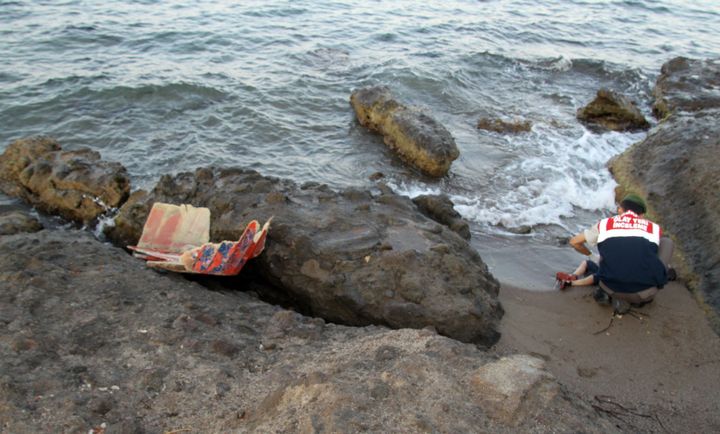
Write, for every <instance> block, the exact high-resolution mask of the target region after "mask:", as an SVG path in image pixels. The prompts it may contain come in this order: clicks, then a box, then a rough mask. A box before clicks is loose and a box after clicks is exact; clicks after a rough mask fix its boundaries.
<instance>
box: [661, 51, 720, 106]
mask: <svg viewBox="0 0 720 434" xmlns="http://www.w3.org/2000/svg"><path fill="white" fill-rule="evenodd" d="M660 72H661V73H660V76H659V77H658V79H657V82H656V84H655V89H654V90H653V94H654V95H655V104H654V105H653V113H654V114H655V116H656V117H658V118H659V119H663V118H665V117H667V116H669V115H670V114H671V113H673V112H676V111H687V112H696V111H699V110H704V109H709V108H720V59H708V60H698V59H688V58H685V57H676V58H674V59H672V60H670V61H669V62H666V63H665V64H664V65H663V66H662V69H661V70H660Z"/></svg>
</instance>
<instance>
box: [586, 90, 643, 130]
mask: <svg viewBox="0 0 720 434" xmlns="http://www.w3.org/2000/svg"><path fill="white" fill-rule="evenodd" d="M577 118H578V119H580V120H581V121H583V122H585V123H587V124H589V125H590V126H593V127H597V126H600V127H602V128H607V129H609V130H613V131H633V130H646V129H648V128H650V123H648V121H647V119H645V117H644V116H643V115H642V113H640V110H639V109H638V108H637V107H636V106H635V104H634V103H633V102H632V101H630V100H629V99H628V98H627V97H625V96H623V95H620V94H618V93H617V92H613V91H611V90H608V89H600V90H598V92H597V96H596V97H595V99H594V100H593V101H592V102H590V104H588V105H587V106H585V107H583V108H581V109H579V110H578V112H577Z"/></svg>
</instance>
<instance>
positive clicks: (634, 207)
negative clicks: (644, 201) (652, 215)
mask: <svg viewBox="0 0 720 434" xmlns="http://www.w3.org/2000/svg"><path fill="white" fill-rule="evenodd" d="M620 206H621V207H622V208H623V209H624V210H626V211H632V212H634V213H636V214H645V206H644V205H641V204H639V203H637V202H634V201H632V200H627V199H625V200H623V201H622V202H620Z"/></svg>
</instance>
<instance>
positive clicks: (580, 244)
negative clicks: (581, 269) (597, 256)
mask: <svg viewBox="0 0 720 434" xmlns="http://www.w3.org/2000/svg"><path fill="white" fill-rule="evenodd" d="M570 245H571V246H573V249H575V250H577V251H578V252H580V253H582V254H583V255H586V256H590V255H592V252H591V251H590V249H588V247H587V246H586V245H585V233H584V232H580V233H579V234H577V235H575V236H574V237H572V238H570Z"/></svg>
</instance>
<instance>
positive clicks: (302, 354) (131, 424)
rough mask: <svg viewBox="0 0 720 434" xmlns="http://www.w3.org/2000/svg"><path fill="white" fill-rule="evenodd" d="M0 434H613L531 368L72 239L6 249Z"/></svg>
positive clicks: (39, 238)
mask: <svg viewBox="0 0 720 434" xmlns="http://www.w3.org/2000/svg"><path fill="white" fill-rule="evenodd" d="M0 252H13V254H12V255H8V254H3V255H0V275H2V276H3V278H2V279H0V324H1V325H2V326H0V342H2V343H3V345H0V409H1V410H0V426H1V427H2V431H3V432H11V433H20V432H23V433H24V432H48V431H50V432H90V431H91V430H92V429H96V430H97V431H94V432H108V433H110V432H158V433H159V432H177V431H180V430H182V429H181V428H180V427H183V429H184V428H185V427H188V428H193V429H197V430H202V431H204V432H398V431H402V432H493V433H515V432H535V433H556V432H585V433H612V432H617V431H618V430H617V428H616V427H615V426H614V425H613V423H612V422H611V421H610V420H608V419H607V418H606V417H604V416H603V415H602V414H601V413H599V412H596V411H594V410H593V408H592V407H591V406H590V405H589V404H588V403H586V402H585V401H583V399H582V398H580V397H578V396H574V395H570V394H569V393H567V392H565V391H564V390H563V389H562V388H561V387H560V386H559V385H558V384H557V381H556V380H555V379H554V378H553V377H552V375H551V374H549V373H548V372H547V370H546V369H545V368H544V366H543V364H542V361H540V360H539V359H536V358H533V357H530V356H521V355H516V356H510V357H506V358H503V359H497V358H495V357H493V356H491V355H490V354H488V353H486V352H483V351H480V350H479V349H477V348H476V346H474V345H467V344H462V343H459V342H457V341H454V340H452V339H448V338H445V337H442V336H439V335H437V334H435V333H433V332H431V331H429V330H410V329H404V330H388V329H386V328H383V327H376V326H373V327H363V328H352V327H344V326H338V325H334V324H327V323H325V322H324V321H322V320H320V319H315V318H308V317H303V316H301V315H300V314H298V313H295V312H292V311H286V310H283V309H280V308H278V307H274V306H270V305H268V304H266V303H263V302H260V301H258V300H257V299H254V298H251V297H250V296H248V295H246V294H244V293H242V292H239V291H208V290H207V289H206V288H204V287H202V286H200V285H198V284H197V283H194V282H190V281H188V280H186V279H183V278H181V277H180V276H178V275H175V274H159V273H157V272H154V271H152V270H150V269H147V268H145V266H144V265H143V264H142V262H141V261H138V260H135V259H133V258H132V257H131V256H129V255H127V254H126V253H125V252H123V251H122V250H120V249H117V248H113V247H109V246H107V245H106V244H102V243H100V242H98V241H96V240H95V239H93V238H92V236H91V235H89V234H87V233H85V232H78V231H41V232H38V233H35V234H20V235H11V236H5V237H0Z"/></svg>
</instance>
